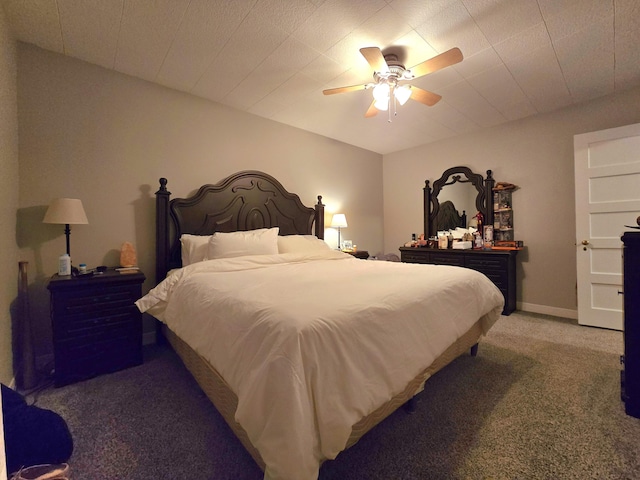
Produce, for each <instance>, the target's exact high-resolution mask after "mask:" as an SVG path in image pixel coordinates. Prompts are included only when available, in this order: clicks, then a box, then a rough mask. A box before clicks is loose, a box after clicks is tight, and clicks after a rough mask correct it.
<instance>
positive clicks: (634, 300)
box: [622, 232, 640, 418]
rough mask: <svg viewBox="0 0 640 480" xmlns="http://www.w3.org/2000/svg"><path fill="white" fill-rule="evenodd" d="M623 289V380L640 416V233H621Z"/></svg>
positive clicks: (631, 407)
mask: <svg viewBox="0 0 640 480" xmlns="http://www.w3.org/2000/svg"><path fill="white" fill-rule="evenodd" d="M622 242H623V244H624V246H623V249H622V257H623V262H622V267H623V292H624V327H623V328H624V373H623V378H624V383H623V386H622V398H623V400H624V402H625V410H626V412H627V414H629V415H631V416H634V417H637V418H640V233H636V232H626V233H625V234H624V235H623V236H622Z"/></svg>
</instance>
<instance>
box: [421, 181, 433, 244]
mask: <svg viewBox="0 0 640 480" xmlns="http://www.w3.org/2000/svg"><path fill="white" fill-rule="evenodd" d="M422 202H423V205H422V211H423V212H424V218H423V220H422V221H423V225H422V227H423V228H422V230H423V233H424V239H425V240H429V237H431V232H430V231H429V229H430V228H431V187H430V186H429V180H425V181H424V188H423V189H422Z"/></svg>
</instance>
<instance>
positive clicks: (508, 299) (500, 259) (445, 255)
mask: <svg viewBox="0 0 640 480" xmlns="http://www.w3.org/2000/svg"><path fill="white" fill-rule="evenodd" d="M517 253H518V251H517V250H455V249H446V250H445V249H434V248H411V247H401V248H400V258H401V260H402V261H403V262H407V263H427V264H432V265H453V266H457V267H465V268H471V269H473V270H477V271H478V272H481V273H484V274H485V275H486V276H487V277H488V278H489V280H491V281H492V282H493V283H494V284H495V285H496V286H497V287H498V288H499V289H500V291H501V292H502V295H503V296H504V310H503V311H502V314H503V315H509V314H511V312H513V311H514V310H515V309H516V255H517Z"/></svg>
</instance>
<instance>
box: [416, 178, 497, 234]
mask: <svg viewBox="0 0 640 480" xmlns="http://www.w3.org/2000/svg"><path fill="white" fill-rule="evenodd" d="M494 184H495V181H494V179H493V176H492V173H491V170H487V178H483V177H482V175H480V174H479V173H473V172H472V171H471V169H470V168H468V167H452V168H449V169H448V170H445V172H444V173H443V174H442V176H441V177H440V178H439V179H438V180H436V181H435V182H433V188H431V187H430V186H429V180H425V182H424V188H423V189H422V190H423V206H424V219H423V225H424V235H425V238H429V237H431V236H434V235H436V233H437V232H438V230H448V229H449V228H451V226H450V225H440V224H439V223H438V221H441V220H442V215H441V211H440V209H441V202H442V204H444V203H446V202H448V203H452V202H450V201H446V200H443V198H444V195H445V192H443V189H444V187H445V186H448V185H452V186H454V185H455V186H456V187H457V186H461V185H462V186H464V185H468V186H469V189H471V188H473V189H474V195H473V197H475V203H473V202H472V203H473V204H472V205H466V204H460V203H458V202H455V203H458V205H455V208H456V209H457V210H458V211H460V212H461V215H460V219H461V223H460V226H461V227H466V226H467V225H466V222H467V218H469V217H470V216H471V217H473V216H474V215H475V214H476V212H480V213H481V214H482V216H483V219H484V225H493V204H492V203H491V202H493V193H492V192H493V185H494ZM449 188H451V187H449ZM447 193H448V192H447ZM448 203H447V205H448ZM469 207H472V208H475V209H476V211H475V212H474V211H468V210H470V208H469ZM463 222H464V223H465V224H464V225H463V224H462V223H463ZM445 227H448V228H445Z"/></svg>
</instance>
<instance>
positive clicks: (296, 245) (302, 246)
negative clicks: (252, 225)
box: [278, 235, 331, 253]
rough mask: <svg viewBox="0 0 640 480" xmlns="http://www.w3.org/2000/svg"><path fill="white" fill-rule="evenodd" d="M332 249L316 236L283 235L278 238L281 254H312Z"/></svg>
mask: <svg viewBox="0 0 640 480" xmlns="http://www.w3.org/2000/svg"><path fill="white" fill-rule="evenodd" d="M330 249H331V247H329V245H328V244H327V243H326V242H325V241H324V240H320V239H319V238H318V237H316V236H315V235H283V236H279V237H278V252H280V253H312V252H318V251H322V250H330Z"/></svg>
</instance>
